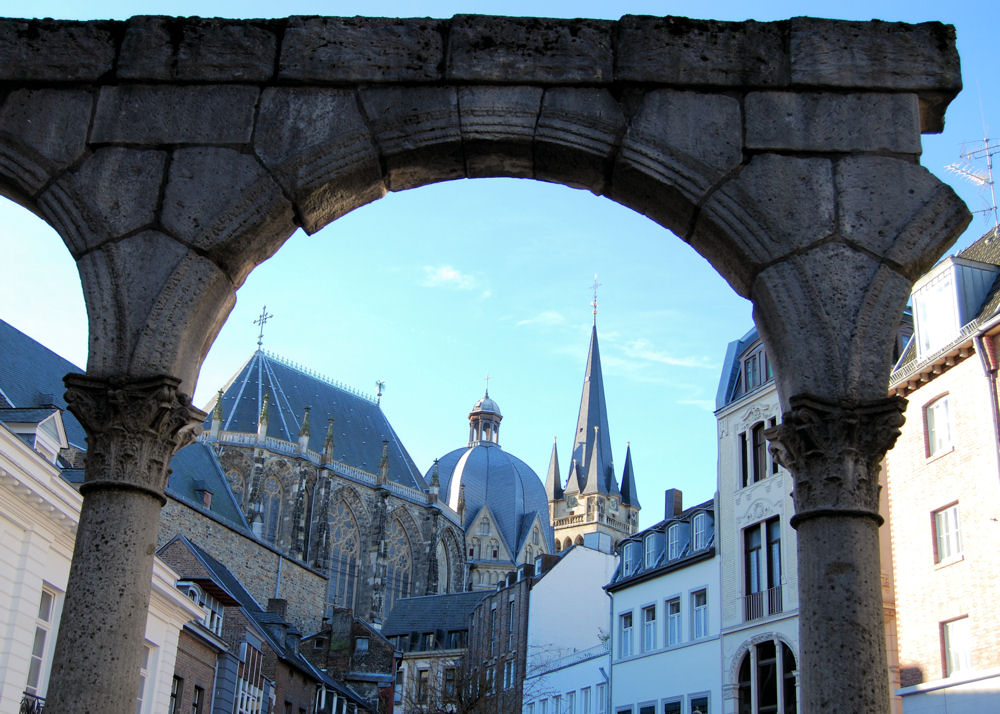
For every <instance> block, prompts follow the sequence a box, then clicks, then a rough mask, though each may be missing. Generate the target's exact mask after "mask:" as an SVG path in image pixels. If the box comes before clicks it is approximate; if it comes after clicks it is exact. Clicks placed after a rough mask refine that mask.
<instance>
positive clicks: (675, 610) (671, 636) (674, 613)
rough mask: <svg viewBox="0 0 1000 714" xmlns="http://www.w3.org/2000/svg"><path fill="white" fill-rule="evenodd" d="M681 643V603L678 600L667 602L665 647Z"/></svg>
mask: <svg viewBox="0 0 1000 714" xmlns="http://www.w3.org/2000/svg"><path fill="white" fill-rule="evenodd" d="M680 641H681V601H680V598H674V599H673V600H667V646H668V647H669V646H670V645H677V644H680Z"/></svg>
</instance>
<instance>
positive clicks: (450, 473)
mask: <svg viewBox="0 0 1000 714" xmlns="http://www.w3.org/2000/svg"><path fill="white" fill-rule="evenodd" d="M490 401H491V402H492V400H490ZM437 467H438V478H439V479H440V483H441V490H440V498H441V500H442V501H444V502H445V503H447V504H448V505H449V506H450V507H451V508H453V509H455V510H456V511H457V510H458V497H459V491H460V490H461V487H462V486H464V487H465V514H464V518H463V519H462V520H463V522H462V527H463V528H464V529H465V530H468V529H469V527H470V526H471V525H472V522H473V520H474V519H475V518H476V516H477V515H478V514H479V512H480V511H481V510H482V508H483V506H488V507H489V509H490V512H491V513H492V514H493V518H494V519H495V520H496V523H497V528H498V530H499V531H500V535H501V536H502V537H503V539H504V540H505V541H506V544H507V547H508V548H509V550H510V552H512V553H518V552H520V549H521V546H522V545H523V544H524V541H525V540H526V539H527V537H528V535H529V534H530V532H531V526H532V524H533V523H534V521H535V517H536V516H538V517H539V518H541V521H542V524H543V529H544V531H545V542H546V543H547V544H548V547H549V549H550V550H552V549H553V546H552V528H551V526H550V525H549V518H548V515H549V508H548V499H547V497H546V496H545V487H544V486H543V485H542V481H541V479H539V478H538V475H537V474H536V473H535V472H534V471H533V470H532V469H531V467H530V466H528V465H527V464H526V463H524V462H523V461H521V459H519V458H517V457H516V456H512V455H511V454H508V453H507V452H506V451H504V450H503V449H501V448H500V446H499V445H497V444H496V443H493V442H488V441H487V442H477V443H476V444H474V445H471V446H467V447H465V448H462V449H455V450H454V451H452V452H449V453H447V454H445V455H444V456H442V457H441V458H440V459H438V463H437ZM433 469H434V467H433V466H432V467H431V470H430V471H428V472H427V478H428V479H430V478H431V472H432V471H433Z"/></svg>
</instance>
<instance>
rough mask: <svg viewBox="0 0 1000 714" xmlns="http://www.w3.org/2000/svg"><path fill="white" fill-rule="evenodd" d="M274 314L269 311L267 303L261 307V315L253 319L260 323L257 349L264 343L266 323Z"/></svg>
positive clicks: (256, 323)
mask: <svg viewBox="0 0 1000 714" xmlns="http://www.w3.org/2000/svg"><path fill="white" fill-rule="evenodd" d="M272 317H274V315H271V314H269V313H268V312H267V305H265V306H264V307H263V308H261V311H260V317H258V318H257V319H256V320H254V321H253V324H255V325H260V334H258V335H257V349H260V347H261V345H263V344H264V325H265V324H267V321H268V320H270V319H271V318H272Z"/></svg>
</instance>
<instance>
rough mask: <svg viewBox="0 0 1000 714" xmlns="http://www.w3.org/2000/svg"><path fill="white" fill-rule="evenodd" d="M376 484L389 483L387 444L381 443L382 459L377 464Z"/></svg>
mask: <svg viewBox="0 0 1000 714" xmlns="http://www.w3.org/2000/svg"><path fill="white" fill-rule="evenodd" d="M378 483H380V484H384V483H389V442H388V440H383V441H382V458H381V459H379V462H378Z"/></svg>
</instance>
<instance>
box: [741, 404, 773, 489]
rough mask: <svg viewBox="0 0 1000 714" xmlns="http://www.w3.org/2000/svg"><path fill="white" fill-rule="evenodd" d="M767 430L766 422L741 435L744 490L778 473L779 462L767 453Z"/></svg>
mask: <svg viewBox="0 0 1000 714" xmlns="http://www.w3.org/2000/svg"><path fill="white" fill-rule="evenodd" d="M771 421H772V422H774V421H775V420H774V419H772V420H771ZM773 425H774V424H773V423H772V426H773ZM766 429H767V426H766V425H765V424H764V422H758V423H756V424H754V425H753V426H752V427H750V429H748V430H747V431H745V432H743V433H742V434H740V452H741V453H740V472H741V476H742V485H743V487H744V488H745V487H747V486H749V485H750V484H753V483H757V482H758V481H763V480H764V479H765V478H767V477H768V476H770V475H771V474H775V473H777V472H778V465H777V462H775V461H774V460H773V459H771V458H770V457H769V455H768V453H767V439H765V438H764V431H765V430H766Z"/></svg>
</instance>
